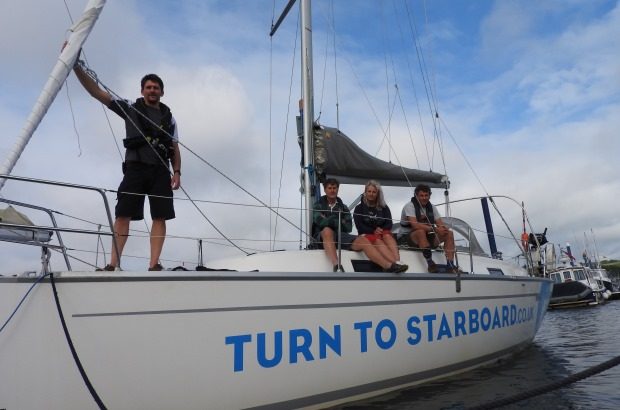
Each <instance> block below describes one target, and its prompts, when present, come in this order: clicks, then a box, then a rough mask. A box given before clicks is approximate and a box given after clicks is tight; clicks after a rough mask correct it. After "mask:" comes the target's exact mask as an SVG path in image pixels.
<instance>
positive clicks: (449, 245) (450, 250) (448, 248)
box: [439, 231, 456, 261]
mask: <svg viewBox="0 0 620 410" xmlns="http://www.w3.org/2000/svg"><path fill="white" fill-rule="evenodd" d="M439 240H440V241H441V242H443V244H444V251H445V252H446V260H448V261H454V252H455V249H456V248H455V246H454V233H452V231H448V232H447V233H446V234H444V235H440V236H439Z"/></svg>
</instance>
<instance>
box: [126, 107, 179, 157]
mask: <svg viewBox="0 0 620 410" xmlns="http://www.w3.org/2000/svg"><path fill="white" fill-rule="evenodd" d="M133 107H134V108H135V109H136V110H137V111H138V113H136V114H135V116H132V117H134V118H136V125H137V126H138V128H139V130H138V129H136V127H130V128H129V129H130V130H131V131H129V130H128V132H127V133H128V135H127V138H125V139H124V140H123V146H124V147H125V148H127V149H132V150H136V151H137V153H138V157H140V152H139V151H140V149H141V148H142V147H144V146H146V145H147V144H149V145H150V146H151V147H152V148H153V149H154V150H155V151H156V152H157V155H159V157H161V158H162V159H164V160H168V159H172V157H173V155H174V147H173V145H172V137H171V135H174V124H173V123H172V112H171V111H170V108H169V107H168V106H167V105H166V104H164V103H161V102H160V103H159V110H160V112H161V117H160V120H159V125H156V122H155V121H149V119H151V120H152V118H151V117H150V116H149V115H148V108H147V106H146V104H145V103H144V98H142V97H140V98H138V99H137V100H136V102H135V103H134V104H133ZM154 122H155V123H154ZM148 149H149V150H150V149H151V148H148Z"/></svg>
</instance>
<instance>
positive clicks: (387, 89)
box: [379, 2, 396, 163]
mask: <svg viewBox="0 0 620 410" xmlns="http://www.w3.org/2000/svg"><path fill="white" fill-rule="evenodd" d="M383 5H384V3H383V2H381V22H382V24H381V34H382V35H381V41H382V43H383V65H384V68H385V95H386V98H387V104H386V108H387V114H388V123H387V127H386V129H387V135H386V136H384V138H383V139H382V140H381V144H380V146H382V145H383V141H384V140H385V139H386V138H387V140H388V145H391V140H392V121H391V120H392V113H393V110H392V109H391V106H392V104H391V101H390V74H389V70H388V51H387V50H388V46H387V34H386V26H387V21H386V16H385V14H386V13H385V7H383ZM394 82H396V78H394ZM379 149H381V148H379ZM388 161H389V162H390V163H391V162H392V152H391V151H390V150H389V149H388Z"/></svg>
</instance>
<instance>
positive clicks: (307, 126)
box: [300, 0, 315, 244]
mask: <svg viewBox="0 0 620 410" xmlns="http://www.w3.org/2000/svg"><path fill="white" fill-rule="evenodd" d="M300 7H301V70H302V73H301V78H302V87H303V111H302V120H303V132H304V139H303V146H304V169H303V177H304V182H303V184H304V185H303V189H304V198H305V205H306V231H307V232H308V233H310V230H311V227H312V206H313V205H314V203H313V200H312V197H313V195H312V194H313V192H312V191H313V186H314V180H315V176H314V172H313V167H314V165H313V163H314V161H313V159H314V150H313V135H314V134H313V133H314V126H313V123H314V92H313V77H312V71H313V70H312V68H313V67H312V14H311V4H310V0H301V3H300ZM308 243H309V238H308V237H306V244H308Z"/></svg>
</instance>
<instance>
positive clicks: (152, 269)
mask: <svg viewBox="0 0 620 410" xmlns="http://www.w3.org/2000/svg"><path fill="white" fill-rule="evenodd" d="M160 270H164V267H163V266H161V264H159V263H158V264H156V265H155V266H153V267H152V268H149V271H151V272H153V271H160Z"/></svg>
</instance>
